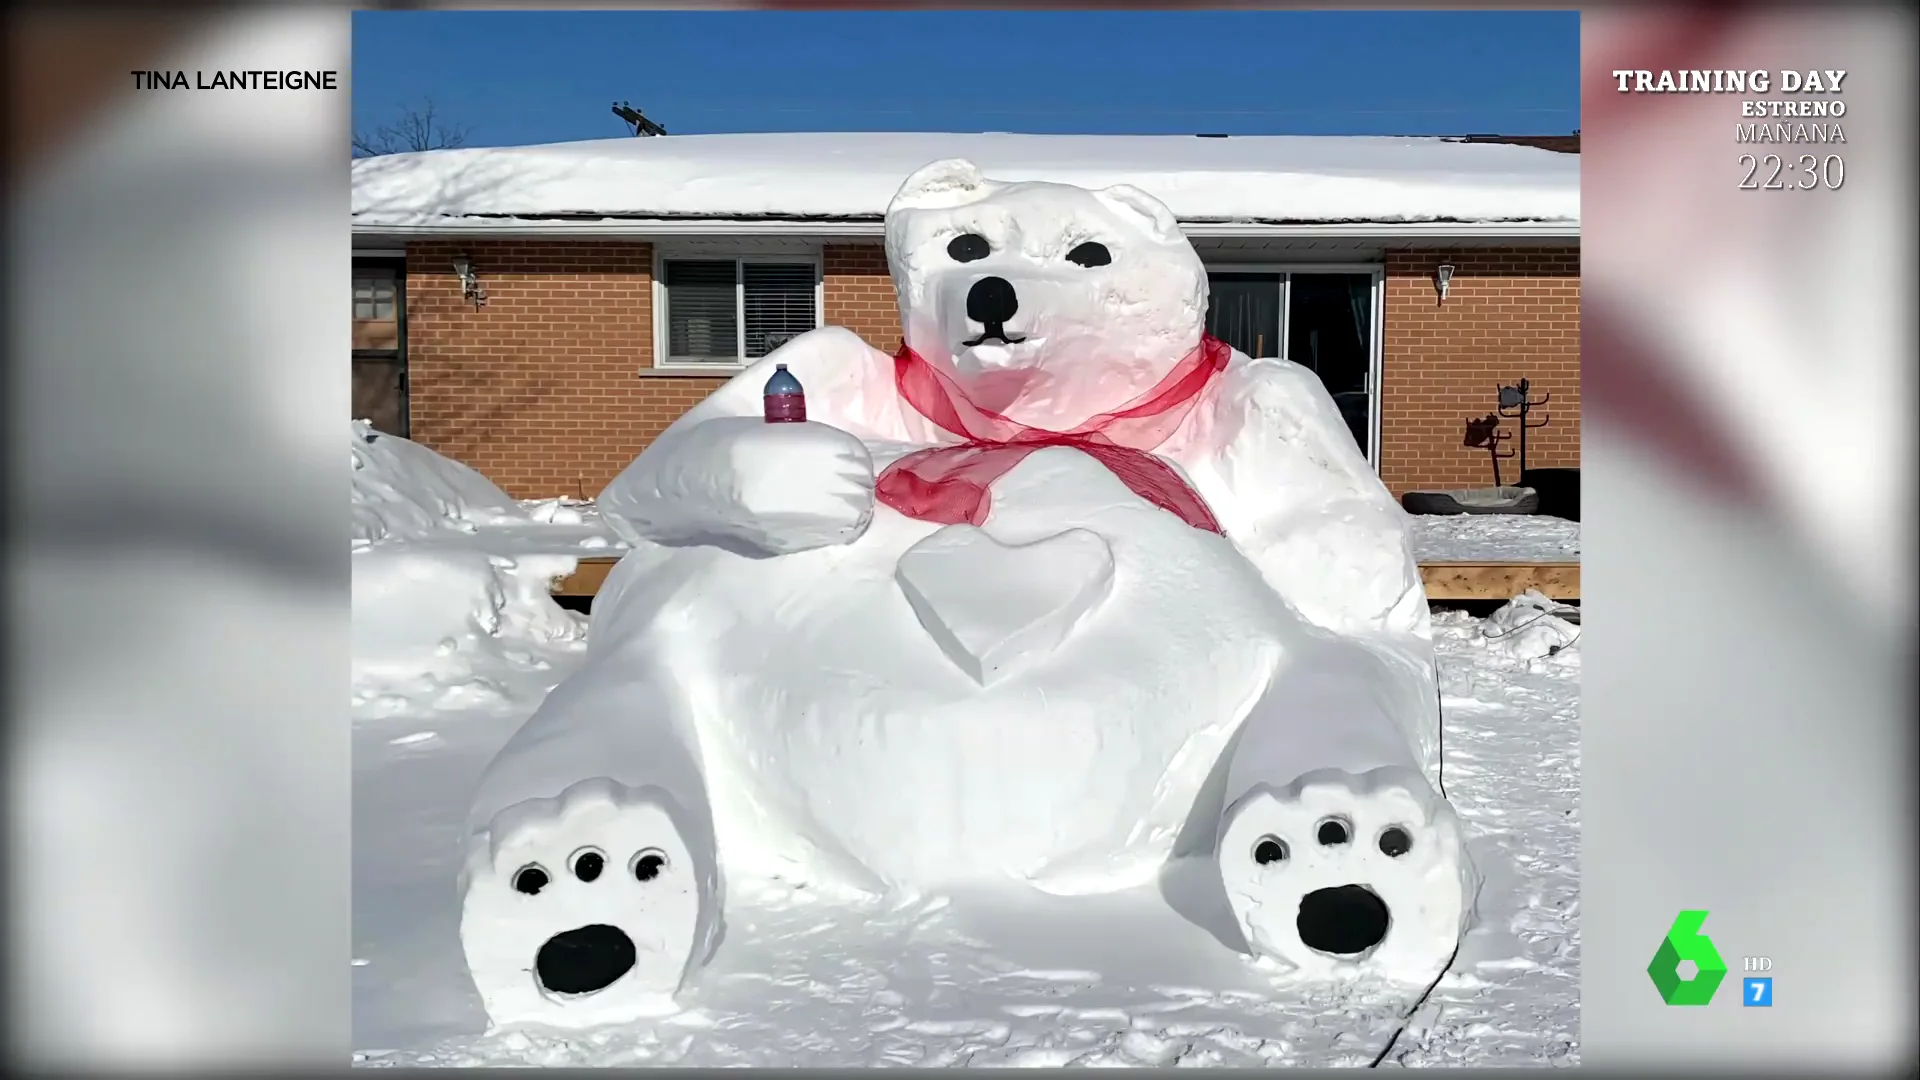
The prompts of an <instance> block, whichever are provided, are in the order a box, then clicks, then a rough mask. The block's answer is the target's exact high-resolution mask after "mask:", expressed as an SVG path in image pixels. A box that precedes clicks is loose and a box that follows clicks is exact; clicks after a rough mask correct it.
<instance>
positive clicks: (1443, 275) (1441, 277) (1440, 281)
mask: <svg viewBox="0 0 1920 1080" xmlns="http://www.w3.org/2000/svg"><path fill="white" fill-rule="evenodd" d="M1433 280H1434V283H1435V284H1437V285H1439V286H1440V299H1441V300H1445V299H1446V298H1447V286H1448V285H1451V284H1452V283H1453V264H1452V263H1441V264H1440V268H1439V269H1438V270H1435V271H1434V272H1433Z"/></svg>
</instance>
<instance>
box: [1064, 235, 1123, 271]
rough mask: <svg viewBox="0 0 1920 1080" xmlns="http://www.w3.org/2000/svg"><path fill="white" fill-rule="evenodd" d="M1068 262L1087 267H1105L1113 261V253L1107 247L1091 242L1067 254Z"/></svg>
mask: <svg viewBox="0 0 1920 1080" xmlns="http://www.w3.org/2000/svg"><path fill="white" fill-rule="evenodd" d="M1067 261H1068V262H1070V263H1076V264H1078V265H1080V266H1085V267H1095V266H1105V265H1107V264H1108V263H1110V262H1112V261H1113V253H1112V252H1110V251H1108V250H1107V245H1105V244H1101V243H1096V242H1095V241H1092V240H1089V241H1087V242H1086V243H1084V244H1081V245H1080V246H1079V247H1076V248H1074V249H1073V250H1072V251H1069V252H1067Z"/></svg>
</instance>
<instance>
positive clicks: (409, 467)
mask: <svg viewBox="0 0 1920 1080" xmlns="http://www.w3.org/2000/svg"><path fill="white" fill-rule="evenodd" d="M352 452H353V541H354V547H355V548H356V549H358V548H362V547H365V546H367V545H369V544H372V543H375V542H377V541H382V540H417V539H421V538H424V537H428V536H433V535H435V534H437V533H440V532H442V531H444V530H447V529H453V530H457V531H460V532H466V533H471V532H474V531H476V530H477V529H478V528H480V527H481V526H483V525H499V524H508V523H513V522H522V521H529V520H532V518H531V516H530V515H529V514H528V512H527V510H526V509H524V508H522V507H521V506H520V504H518V503H516V502H514V501H513V499H512V498H510V497H509V496H508V495H507V493H506V492H504V491H502V490H500V489H499V488H498V487H495V486H494V485H493V483H492V482H491V481H489V480H488V479H487V478H486V477H484V476H481V475H480V474H479V473H477V472H475V471H474V470H472V469H470V468H468V467H467V466H465V465H462V464H460V463H459V462H457V461H452V460H449V459H447V458H444V457H441V456H440V455H439V454H436V453H434V452H433V451H432V450H429V449H427V448H426V447H424V446H421V445H420V444H419V443H416V442H412V441H410V440H408V439H402V438H400V437H399V436H397V435H388V434H385V433H383V432H378V431H375V430H373V428H372V427H371V426H370V425H369V424H368V423H367V422H366V421H364V420H355V421H353V435H352Z"/></svg>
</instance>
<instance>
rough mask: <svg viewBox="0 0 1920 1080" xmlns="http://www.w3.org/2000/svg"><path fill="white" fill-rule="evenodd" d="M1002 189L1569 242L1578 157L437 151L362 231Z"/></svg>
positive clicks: (1064, 140) (663, 147) (1275, 146)
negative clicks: (1556, 232) (967, 171)
mask: <svg viewBox="0 0 1920 1080" xmlns="http://www.w3.org/2000/svg"><path fill="white" fill-rule="evenodd" d="M951 157H960V158H966V159H968V160H970V161H972V162H974V163H975V164H977V165H979V166H980V168H981V169H982V171H984V172H985V173H986V174H987V175H988V176H990V177H993V178H995V179H1003V180H1051V181H1056V182H1062V183H1070V184H1077V185H1080V186H1083V187H1105V186H1108V185H1111V184H1117V183H1127V184H1133V185H1135V186H1137V187H1140V188H1143V189H1145V190H1146V191H1148V192H1150V193H1152V194H1153V195H1155V196H1157V197H1158V198H1160V199H1161V200H1162V201H1164V202H1165V203H1166V204H1167V205H1168V206H1169V207H1170V208H1171V209H1172V210H1173V212H1174V213H1175V214H1176V215H1177V216H1178V217H1179V218H1180V220H1181V221H1182V222H1183V223H1187V224H1193V223H1206V222H1244V223H1249V224H1266V225H1283V224H1317V225H1334V224H1341V223H1375V224H1380V223H1387V224H1392V223H1423V222H1424V223H1436V222H1453V223H1468V224H1499V223H1512V224H1519V223H1541V224H1551V225H1556V226H1559V227H1560V228H1561V229H1565V228H1567V227H1569V226H1571V227H1575V228H1577V226H1578V222H1579V220H1580V158H1579V155H1577V154H1563V153H1556V152H1553V151H1550V150H1543V149H1536V148H1533V147H1528V146H1515V145H1510V144H1504V143H1491V142H1464V141H1459V140H1454V139H1439V138H1393V137H1381V136H1330V135H1257V136H1234V137H1232V138H1209V137H1198V136H1187V135H1006V134H946V133H935V132H916V133H900V134H896V133H881V132H832V133H818V134H799V133H795V134H740V135H666V136H654V137H651V138H620V139H599V140H593V141H587V142H569V143H553V144H549V145H544V146H513V147H489V148H479V149H461V150H433V151H427V152H425V153H416V154H393V155H387V156H382V157H374V158H363V159H360V160H357V161H355V162H354V163H353V222H354V228H355V231H359V232H371V231H377V230H379V229H380V228H392V227H402V228H407V229H409V231H411V230H415V229H422V228H427V229H433V230H434V231H439V230H441V229H445V230H446V231H449V232H454V231H461V230H462V229H468V228H474V227H477V226H484V225H487V224H497V223H499V222H500V221H502V220H503V219H505V220H518V221H529V220H541V221H544V222H546V223H548V224H552V225H561V224H564V223H587V222H601V223H604V222H607V221H609V220H647V221H655V222H675V221H678V222H690V221H695V220H710V221H728V222H750V221H756V220H758V221H774V220H779V221H786V222H796V221H798V222H807V221H811V222H877V221H878V220H879V218H880V216H881V214H882V213H883V212H884V211H885V210H886V206H887V203H888V201H889V200H890V199H891V198H892V197H893V193H894V191H895V190H896V189H897V188H898V187H899V186H900V183H901V181H903V180H905V179H906V177H907V175H908V174H909V173H911V172H913V171H914V170H915V169H918V168H920V167H921V166H923V165H926V164H927V163H929V162H932V161H936V160H939V159H941V158H951Z"/></svg>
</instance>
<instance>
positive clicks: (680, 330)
mask: <svg viewBox="0 0 1920 1080" xmlns="http://www.w3.org/2000/svg"><path fill="white" fill-rule="evenodd" d="M819 283H820V264H819V263H818V262H815V261H812V260H802V259H796V258H794V257H792V256H786V257H783V258H771V257H769V258H736V259H664V260H662V261H661V264H660V286H661V289H660V299H661V307H662V309H663V310H662V312H661V319H660V321H661V324H662V326H664V327H665V333H664V334H663V335H662V336H663V339H664V340H662V341H661V342H660V345H661V353H660V359H661V361H662V362H664V363H665V364H668V365H673V364H745V363H750V362H752V361H754V360H758V359H760V358H761V357H763V356H765V355H767V354H768V353H770V352H772V351H773V350H775V349H777V348H779V347H780V346H781V345H784V344H786V343H787V342H788V341H791V340H792V339H794V338H796V337H799V336H800V335H801V334H804V333H806V332H807V331H809V330H813V329H815V328H817V327H818V326H819V325H820V303H819Z"/></svg>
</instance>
